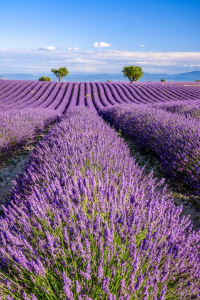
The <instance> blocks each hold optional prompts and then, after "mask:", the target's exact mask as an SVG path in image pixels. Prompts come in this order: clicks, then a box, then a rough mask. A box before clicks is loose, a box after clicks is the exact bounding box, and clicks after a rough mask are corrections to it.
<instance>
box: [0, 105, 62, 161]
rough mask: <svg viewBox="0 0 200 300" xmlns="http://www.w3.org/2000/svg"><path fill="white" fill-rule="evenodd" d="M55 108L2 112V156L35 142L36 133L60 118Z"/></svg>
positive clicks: (0, 113) (0, 127) (0, 117)
mask: <svg viewBox="0 0 200 300" xmlns="http://www.w3.org/2000/svg"><path fill="white" fill-rule="evenodd" d="M58 116H59V115H58V113H57V112H56V111H53V110H48V109H47V110H43V109H31V108H29V109H23V110H9V111H5V112H0V156H2V155H3V154H8V152H10V150H12V149H13V148H16V147H21V146H23V145H25V144H30V143H32V142H33V140H34V138H35V137H36V135H38V134H41V133H42V131H43V130H44V129H45V128H46V127H47V126H48V125H49V124H51V123H52V122H54V121H56V120H57V119H58Z"/></svg>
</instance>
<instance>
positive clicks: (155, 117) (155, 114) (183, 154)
mask: <svg viewBox="0 0 200 300" xmlns="http://www.w3.org/2000/svg"><path fill="white" fill-rule="evenodd" d="M100 115H102V116H103V117H104V119H105V120H107V121H109V122H110V123H111V124H113V125H114V126H115V128H116V129H118V130H119V129H120V130H121V131H122V133H123V134H125V135H126V136H128V137H130V138H132V139H134V141H135V142H136V143H137V145H138V147H139V148H140V149H146V148H149V149H150V150H151V151H152V153H154V154H155V155H156V156H157V157H158V159H159V160H160V162H161V164H162V166H163V170H164V172H165V174H166V175H167V176H169V177H170V178H172V179H176V180H179V181H181V182H182V183H184V184H185V185H186V186H187V187H188V188H190V189H192V190H193V191H194V192H195V191H196V192H199V190H200V181H199V178H200V156H199V155H200V154H199V153H200V127H199V121H198V120H195V119H193V118H191V117H188V118H186V117H185V116H184V115H179V114H172V113H170V112H167V111H165V110H163V109H159V108H158V107H157V108H153V107H152V106H147V105H138V106H136V105H131V106H130V105H129V106H128V105H126V106H122V105H121V106H118V107H113V108H107V109H104V110H102V111H101V112H100Z"/></svg>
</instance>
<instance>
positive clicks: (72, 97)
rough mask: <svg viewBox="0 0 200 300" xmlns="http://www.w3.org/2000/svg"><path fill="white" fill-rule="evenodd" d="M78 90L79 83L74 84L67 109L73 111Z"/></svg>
mask: <svg viewBox="0 0 200 300" xmlns="http://www.w3.org/2000/svg"><path fill="white" fill-rule="evenodd" d="M78 90H79V82H74V85H73V91H72V96H71V99H70V102H69V105H68V109H73V108H75V107H76V105H77V98H78Z"/></svg>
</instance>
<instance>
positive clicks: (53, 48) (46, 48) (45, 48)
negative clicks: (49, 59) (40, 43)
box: [27, 46, 57, 51]
mask: <svg viewBox="0 0 200 300" xmlns="http://www.w3.org/2000/svg"><path fill="white" fill-rule="evenodd" d="M56 49H57V48H56V47H53V46H47V47H44V48H40V49H38V50H50V51H52V50H56ZM27 50H29V49H27Z"/></svg>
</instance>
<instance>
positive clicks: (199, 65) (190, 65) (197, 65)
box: [190, 64, 200, 67]
mask: <svg viewBox="0 0 200 300" xmlns="http://www.w3.org/2000/svg"><path fill="white" fill-rule="evenodd" d="M190 67H200V64H199V65H190Z"/></svg>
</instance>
